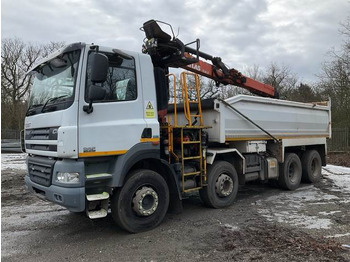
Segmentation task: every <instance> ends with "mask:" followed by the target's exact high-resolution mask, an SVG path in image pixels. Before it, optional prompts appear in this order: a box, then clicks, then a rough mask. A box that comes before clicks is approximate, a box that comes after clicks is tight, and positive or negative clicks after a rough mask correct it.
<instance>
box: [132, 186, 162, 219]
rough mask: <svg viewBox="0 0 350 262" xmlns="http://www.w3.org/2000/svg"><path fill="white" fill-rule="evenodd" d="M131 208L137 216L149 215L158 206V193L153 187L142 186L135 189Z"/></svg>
mask: <svg viewBox="0 0 350 262" xmlns="http://www.w3.org/2000/svg"><path fill="white" fill-rule="evenodd" d="M132 203H133V210H134V211H135V213H136V214H137V215H139V216H150V215H152V214H153V213H154V212H155V211H156V210H157V207H158V194H157V192H156V191H154V189H153V188H151V187H148V186H143V187H142V188H140V189H139V190H137V191H136V193H135V195H134V197H133V199H132Z"/></svg>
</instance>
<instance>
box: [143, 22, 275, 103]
mask: <svg viewBox="0 0 350 262" xmlns="http://www.w3.org/2000/svg"><path fill="white" fill-rule="evenodd" d="M158 22H159V21H158ZM161 23H163V22H161ZM164 24H166V23H164ZM167 25H169V24H167ZM169 26H170V25H169ZM170 28H171V26H170ZM142 29H143V31H144V32H145V34H146V39H145V41H144V45H143V52H144V53H147V54H149V55H150V56H151V58H152V61H153V64H154V65H155V67H161V68H163V69H165V70H167V71H168V68H169V67H177V68H178V67H180V68H184V69H186V70H189V71H191V72H194V73H197V74H199V75H202V76H204V77H207V78H210V79H212V80H214V81H215V82H216V84H217V85H219V84H224V85H228V84H230V85H235V86H239V87H242V88H245V89H247V90H249V91H250V92H252V93H254V94H257V95H260V96H265V97H274V98H276V97H278V93H277V92H276V90H275V88H273V87H272V86H271V85H267V84H264V83H261V82H259V81H257V80H254V79H252V78H249V77H247V76H244V75H243V74H242V73H240V72H239V71H238V70H236V69H234V68H227V67H226V65H225V64H224V63H223V62H222V61H221V58H220V57H213V56H211V55H209V54H206V53H204V52H202V51H200V50H199V46H200V41H199V39H197V40H195V41H193V42H191V43H188V44H183V43H182V41H181V40H179V39H178V38H176V37H175V36H174V35H173V37H171V36H170V35H169V34H167V33H165V32H164V31H163V30H162V29H161V28H160V26H159V25H158V23H157V21H155V20H149V21H147V22H145V23H144V24H143V27H142ZM171 30H172V29H171ZM193 44H195V45H196V48H192V47H190V46H189V45H193ZM200 58H202V59H200ZM203 59H205V60H209V61H210V62H211V63H209V62H207V61H204V60H203Z"/></svg>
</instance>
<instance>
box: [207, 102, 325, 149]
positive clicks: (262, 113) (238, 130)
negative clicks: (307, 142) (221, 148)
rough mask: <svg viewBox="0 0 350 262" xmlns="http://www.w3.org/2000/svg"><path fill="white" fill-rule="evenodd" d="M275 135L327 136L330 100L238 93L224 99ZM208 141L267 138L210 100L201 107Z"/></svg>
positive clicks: (223, 106) (249, 124)
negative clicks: (294, 99)
mask: <svg viewBox="0 0 350 262" xmlns="http://www.w3.org/2000/svg"><path fill="white" fill-rule="evenodd" d="M226 102H227V103H228V104H230V105H231V106H232V107H234V108H235V109H237V110H238V111H239V112H241V113H242V114H243V115H245V116H247V117H248V118H249V119H251V120H252V121H253V122H254V123H256V124H257V125H259V126H260V127H262V128H263V129H264V130H266V131H267V132H269V133H270V134H271V135H273V136H274V137H276V138H277V139H283V138H309V137H310V138H311V137H313V138H314V137H330V136H331V122H330V117H331V112H330V102H327V103H324V105H319V104H316V103H299V102H292V101H286V100H278V99H271V98H263V97H256V96H246V95H238V96H235V97H232V98H229V99H227V100H226ZM203 119H204V124H205V125H206V126H210V127H211V128H209V129H207V132H208V134H209V141H211V142H219V143H225V142H227V141H242V140H268V139H272V138H271V137H270V136H269V135H268V134H266V133H265V132H264V131H262V130H261V129H259V128H258V127H256V126H255V125H253V124H252V123H250V122H249V121H248V120H247V119H245V118H244V117H242V116H241V115H239V114H238V113H237V112H235V111H234V110H233V109H231V108H230V107H228V106H226V105H225V104H224V103H222V102H220V101H219V100H214V103H213V105H212V108H211V109H210V108H203Z"/></svg>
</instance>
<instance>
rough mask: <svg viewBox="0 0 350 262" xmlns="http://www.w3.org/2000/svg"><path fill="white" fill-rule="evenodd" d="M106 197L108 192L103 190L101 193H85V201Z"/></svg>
mask: <svg viewBox="0 0 350 262" xmlns="http://www.w3.org/2000/svg"><path fill="white" fill-rule="evenodd" d="M108 198H109V194H108V193H107V192H103V193H101V194H93V195H86V199H87V201H100V200H105V199H108Z"/></svg>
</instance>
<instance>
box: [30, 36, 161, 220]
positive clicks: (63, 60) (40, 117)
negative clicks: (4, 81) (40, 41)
mask: <svg viewBox="0 0 350 262" xmlns="http://www.w3.org/2000/svg"><path fill="white" fill-rule="evenodd" d="M97 49H98V53H99V54H103V55H104V56H106V57H107V58H108V59H107V61H108V70H107V76H106V80H105V81H104V82H103V84H96V83H93V82H92V79H91V76H92V73H93V72H92V70H93V69H92V66H93V61H92V60H93V55H94V54H96V52H97ZM95 70H96V69H95ZM32 71H34V72H35V79H34V83H33V86H32V89H31V94H30V98H29V108H28V111H27V114H26V118H25V132H24V140H25V151H26V152H27V153H28V158H27V163H28V174H27V176H26V177H25V182H26V185H27V187H28V189H29V190H30V191H32V192H35V193H37V194H38V195H39V196H42V197H43V198H45V199H47V200H50V201H52V202H55V203H57V204H60V205H63V206H65V207H67V208H68V209H69V210H70V211H72V212H82V211H84V210H86V208H87V207H88V205H89V204H90V205H93V204H96V203H93V204H91V202H94V201H88V199H98V200H105V199H106V198H107V199H108V197H107V195H109V194H110V193H111V190H112V188H114V187H118V186H119V187H120V186H121V185H122V184H123V180H124V178H125V176H126V174H127V173H128V172H129V171H130V170H129V169H130V168H132V167H133V166H134V165H135V164H136V163H140V161H143V160H145V159H154V161H155V160H158V161H160V153H159V140H160V137H159V136H160V130H159V123H158V119H157V113H156V112H157V99H156V91H155V87H154V86H155V80H154V75H153V66H152V62H151V59H150V57H149V56H148V55H144V54H139V53H134V52H126V51H120V50H117V49H113V48H107V47H98V46H95V45H87V44H84V43H75V44H71V45H68V46H67V47H65V48H63V49H61V50H59V51H57V52H56V53H54V54H52V55H50V56H49V57H47V58H46V59H45V60H43V61H41V62H40V64H38V65H36V66H34V68H33V69H32ZM94 84H95V85H99V87H98V88H99V89H102V90H103V92H102V93H103V95H102V96H100V98H99V99H98V100H97V101H93V103H92V105H90V106H91V109H90V110H91V112H87V111H88V109H89V103H90V100H89V99H90V98H89V91H90V89H91V87H92V86H93V85H94ZM139 165H141V164H139ZM89 195H94V196H93V197H92V198H89V197H88V196H89ZM95 202H96V201H95ZM98 205H101V204H100V203H99V204H98ZM93 209H95V208H93ZM107 209H108V208H106V206H104V209H103V208H101V209H99V210H103V211H104V212H100V213H97V212H95V213H94V212H91V213H90V216H91V217H99V216H104V215H106V210H107ZM99 210H98V211H99ZM101 213H103V214H101Z"/></svg>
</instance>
